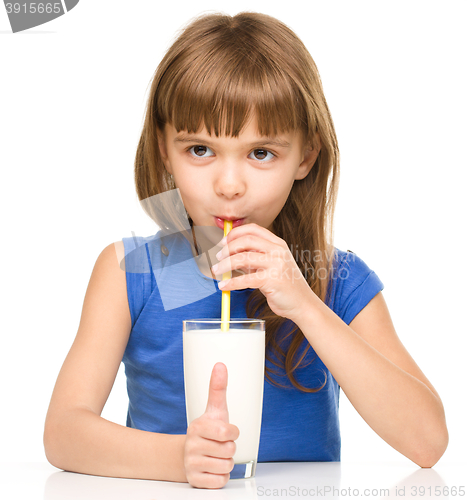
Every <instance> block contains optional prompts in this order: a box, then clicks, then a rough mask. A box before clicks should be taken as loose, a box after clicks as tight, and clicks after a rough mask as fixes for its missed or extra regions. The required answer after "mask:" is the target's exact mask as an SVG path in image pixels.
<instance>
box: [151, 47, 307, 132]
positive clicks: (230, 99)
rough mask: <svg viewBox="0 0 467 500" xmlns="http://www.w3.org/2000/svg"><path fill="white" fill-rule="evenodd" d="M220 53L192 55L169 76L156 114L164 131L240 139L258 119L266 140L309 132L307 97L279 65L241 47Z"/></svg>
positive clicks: (166, 75) (166, 78)
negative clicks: (203, 131)
mask: <svg viewBox="0 0 467 500" xmlns="http://www.w3.org/2000/svg"><path fill="white" fill-rule="evenodd" d="M218 49H219V47H216V50H211V51H204V52H203V53H201V54H199V53H198V54H191V57H190V58H188V57H187V58H186V61H185V64H181V65H180V64H179V67H178V70H177V72H176V74H170V73H173V72H171V71H170V70H169V71H168V72H166V74H165V75H164V80H165V82H164V83H165V85H164V83H163V82H161V84H162V85H163V86H165V87H166V88H165V89H164V90H165V92H164V91H163V92H160V95H165V99H164V102H160V103H158V105H157V112H156V114H157V115H158V116H157V121H158V125H159V126H160V127H161V128H162V127H163V125H165V123H170V124H171V125H173V126H174V127H175V129H176V130H177V131H178V132H179V131H181V130H186V131H188V132H189V133H195V132H197V131H199V130H200V129H201V128H202V127H203V125H204V126H205V127H206V130H207V131H208V133H209V134H213V133H214V134H215V135H216V136H219V135H226V136H233V137H238V135H239V134H240V132H241V131H242V129H243V127H244V126H245V125H246V124H247V123H248V121H249V119H250V118H252V117H253V116H254V117H255V118H256V121H257V127H258V132H259V133H260V134H261V135H264V136H270V137H271V136H276V135H278V134H280V133H284V132H288V131H295V130H299V129H300V130H307V127H308V123H307V117H306V111H305V110H306V104H305V100H304V98H303V96H302V93H301V92H300V91H299V88H298V85H297V84H296V83H295V82H294V80H293V78H292V77H291V76H289V75H287V72H286V71H284V70H283V69H282V70H279V64H278V63H275V62H274V61H273V60H272V59H269V58H266V57H265V56H264V55H263V54H261V53H256V54H252V53H251V51H250V52H247V51H246V50H245V51H239V50H238V47H237V50H236V51H233V50H232V48H231V47H225V50H223V51H219V50H218ZM214 54H215V55H214ZM179 63H180V61H179Z"/></svg>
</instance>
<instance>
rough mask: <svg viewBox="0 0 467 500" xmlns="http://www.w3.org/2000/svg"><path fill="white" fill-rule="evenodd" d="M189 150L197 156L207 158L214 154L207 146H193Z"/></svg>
mask: <svg viewBox="0 0 467 500" xmlns="http://www.w3.org/2000/svg"><path fill="white" fill-rule="evenodd" d="M188 151H189V152H190V153H191V154H192V155H193V156H197V157H198V158H206V157H208V156H213V155H214V153H213V152H212V151H211V150H210V149H209V148H208V147H207V146H200V145H198V146H193V147H191V148H190V149H189V150H188Z"/></svg>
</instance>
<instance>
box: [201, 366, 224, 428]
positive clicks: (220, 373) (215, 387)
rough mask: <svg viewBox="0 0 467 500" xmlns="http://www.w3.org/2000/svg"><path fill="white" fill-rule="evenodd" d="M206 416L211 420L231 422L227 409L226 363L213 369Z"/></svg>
mask: <svg viewBox="0 0 467 500" xmlns="http://www.w3.org/2000/svg"><path fill="white" fill-rule="evenodd" d="M205 415H206V416H207V417H209V418H216V419H219V420H223V421H224V422H228V421H229V411H228V409H227V367H226V366H225V365H224V363H216V364H215V365H214V368H213V369H212V373H211V381H210V382H209V395H208V404H207V406H206V412H205Z"/></svg>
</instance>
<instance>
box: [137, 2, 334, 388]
mask: <svg viewBox="0 0 467 500" xmlns="http://www.w3.org/2000/svg"><path fill="white" fill-rule="evenodd" d="M252 113H254V114H255V116H256V122H257V124H258V132H259V133H260V134H261V135H265V136H274V135H276V134H279V133H281V132H287V131H291V130H292V131H301V132H302V134H303V137H304V139H305V143H307V144H310V145H311V146H312V147H313V149H314V148H318V147H319V145H320V146H321V149H320V152H319V155H318V158H317V160H316V162H315V164H314V165H313V168H312V169H311V171H310V173H309V174H308V175H307V177H305V178H304V179H302V180H296V181H295V182H294V185H293V187H292V190H291V192H290V194H289V197H288V199H287V202H286V203H285V205H284V207H283V209H282V211H281V212H280V214H279V215H278V216H277V218H276V220H275V221H274V223H273V227H272V230H273V232H274V233H275V234H276V235H277V236H279V237H280V238H282V239H283V240H285V241H286V242H287V244H288V245H289V248H290V249H291V251H292V254H295V258H296V260H297V264H298V266H299V267H300V270H301V271H302V273H303V275H304V276H305V278H306V280H307V282H308V283H309V285H310V287H311V289H312V290H313V291H314V292H315V293H316V295H317V296H318V297H320V298H321V300H323V301H325V300H326V292H327V290H328V286H329V284H330V282H331V274H332V262H333V255H334V247H333V246H332V241H333V233H332V226H333V224H332V222H333V214H334V208H335V201H336V196H337V186H338V178H339V148H338V144H337V138H336V134H335V131H334V125H333V121H332V118H331V115H330V113H329V109H328V106H327V104H326V100H325V98H324V93H323V89H322V85H321V80H320V77H319V74H318V70H317V68H316V65H315V63H314V61H313V59H312V58H311V56H310V54H309V52H308V51H307V49H306V47H305V46H304V45H303V43H302V42H301V40H300V39H299V38H298V37H297V36H296V35H295V33H293V31H292V30H290V29H289V28H288V27H287V26H285V25H284V24H283V23H281V22H280V21H278V20H277V19H275V18H273V17H270V16H267V15H264V14H258V13H249V12H244V13H240V14H237V15H236V16H233V17H231V16H228V15H224V14H209V15H204V16H201V17H199V18H197V19H195V20H194V21H192V22H191V23H190V24H189V25H188V26H187V27H186V28H185V29H184V30H183V31H182V32H181V34H180V35H179V37H178V38H177V39H176V40H175V42H174V43H173V45H172V46H171V47H170V49H169V50H168V51H167V53H166V55H165V56H164V58H163V59H162V61H161V63H160V65H159V67H158V68H157V70H156V73H155V75H154V78H153V81H152V86H151V90H150V95H149V99H148V103H147V109H146V117H145V122H144V126H143V130H142V133H141V138H140V141H139V144H138V149H137V154H136V160H135V183H136V191H137V194H138V197H139V199H140V200H144V199H146V198H149V197H150V196H153V195H156V194H159V193H161V192H164V191H166V190H168V189H173V188H174V187H175V186H174V185H173V181H172V180H171V177H170V176H169V174H168V173H167V171H166V170H165V168H164V164H163V162H162V159H161V157H160V152H159V146H158V142H157V141H158V139H157V131H158V129H159V130H163V129H164V126H165V124H167V123H169V124H171V125H173V126H174V127H175V129H176V130H177V131H180V130H186V131H188V132H190V133H191V132H197V131H198V130H199V129H200V128H202V126H203V125H204V126H205V127H206V129H207V131H208V132H209V133H212V132H214V133H215V134H216V136H219V135H228V136H233V137H237V136H238V135H239V133H240V132H241V131H242V128H243V127H244V126H245V125H246V123H247V121H248V118H249V117H250V116H251V115H252ZM247 314H248V316H250V317H253V316H255V317H260V318H263V319H265V320H266V344H267V348H268V349H267V353H268V351H269V352H273V353H274V354H275V358H276V359H272V358H271V357H270V356H269V355H268V354H267V356H268V359H269V360H270V361H271V362H272V363H273V364H274V365H275V366H277V367H280V368H284V369H285V373H286V374H287V376H288V378H289V380H290V381H291V383H292V384H293V385H294V386H295V387H296V388H298V389H300V390H302V391H306V392H315V391H317V390H319V388H307V387H304V386H303V385H301V384H299V383H298V381H297V380H296V379H295V377H294V373H293V372H294V371H295V370H296V369H297V368H298V366H299V365H300V364H301V363H302V361H303V358H304V356H305V354H306V352H307V351H308V349H309V347H310V346H309V344H308V345H306V348H305V349H304V350H303V352H302V353H301V355H300V356H298V351H299V350H300V347H301V346H302V343H303V342H304V341H306V340H305V338H304V336H303V334H302V332H301V331H300V330H299V328H298V327H297V326H296V325H294V327H293V328H292V330H291V331H290V332H289V333H288V335H287V336H286V338H289V340H290V345H289V347H288V349H286V350H284V349H282V347H281V345H282V342H283V341H284V340H285V339H282V341H281V342H278V341H277V338H276V337H277V335H276V332H277V331H278V329H279V327H280V326H281V325H282V324H283V323H284V322H286V321H287V319H286V318H283V317H280V316H277V315H276V314H274V313H273V312H272V311H271V309H270V308H269V306H268V304H267V300H266V298H265V297H264V295H263V294H262V293H261V292H260V291H259V290H254V291H253V292H252V294H251V296H250V298H249V300H248V304H247ZM271 373H278V372H276V371H272V370H268V369H267V370H266V377H267V378H268V379H269V380H270V381H271V382H272V383H275V384H278V383H277V382H276V381H275V380H273V379H272V377H271ZM325 383H326V382H324V384H325ZM324 384H323V386H324ZM278 385H280V384H278ZM323 386H321V387H323Z"/></svg>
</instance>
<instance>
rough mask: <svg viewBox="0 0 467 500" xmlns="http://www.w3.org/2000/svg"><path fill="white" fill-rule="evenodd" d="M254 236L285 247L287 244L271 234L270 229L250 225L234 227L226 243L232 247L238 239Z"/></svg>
mask: <svg viewBox="0 0 467 500" xmlns="http://www.w3.org/2000/svg"><path fill="white" fill-rule="evenodd" d="M246 235H252V236H257V237H259V238H262V239H264V240H267V241H269V242H271V243H273V244H276V245H281V246H283V245H284V244H285V242H284V240H282V239H281V238H279V237H278V236H276V235H275V234H273V233H271V231H269V229H266V228H265V227H262V226H258V224H254V223H250V224H244V225H243V226H237V227H234V228H233V229H232V230H231V231H230V233H229V234H228V235H227V236H226V241H227V243H228V244H229V245H230V243H232V242H233V241H234V240H236V239H237V238H241V237H242V236H246Z"/></svg>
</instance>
